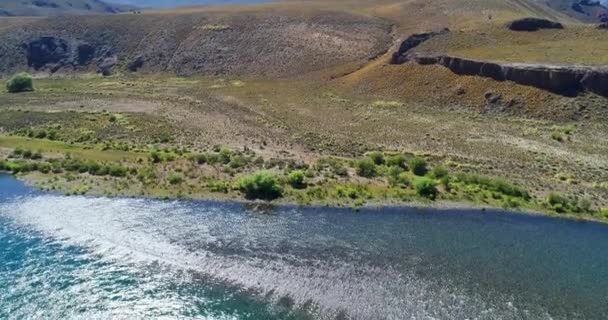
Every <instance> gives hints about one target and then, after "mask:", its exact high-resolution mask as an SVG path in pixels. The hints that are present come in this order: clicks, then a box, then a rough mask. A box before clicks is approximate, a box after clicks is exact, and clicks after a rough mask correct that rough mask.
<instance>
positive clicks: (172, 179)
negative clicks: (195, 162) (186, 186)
mask: <svg viewBox="0 0 608 320" xmlns="http://www.w3.org/2000/svg"><path fill="white" fill-rule="evenodd" d="M183 181H184V178H182V176H181V175H180V174H177V173H174V174H172V175H170V176H169V183H170V184H172V185H176V184H180V183H182V182H183Z"/></svg>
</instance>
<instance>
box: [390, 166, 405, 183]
mask: <svg viewBox="0 0 608 320" xmlns="http://www.w3.org/2000/svg"><path fill="white" fill-rule="evenodd" d="M403 172H404V170H403V169H402V168H401V167H397V166H390V167H389V168H388V170H387V172H386V178H387V180H388V184H389V185H391V186H398V185H399V184H400V181H399V177H400V175H401V174H402V173H403Z"/></svg>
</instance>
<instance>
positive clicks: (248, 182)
mask: <svg viewBox="0 0 608 320" xmlns="http://www.w3.org/2000/svg"><path fill="white" fill-rule="evenodd" d="M238 185H239V189H240V190H241V192H243V193H244V194H245V196H246V197H247V198H249V199H264V200H273V199H276V198H278V197H280V196H281V194H282V190H281V186H280V185H279V180H278V179H277V177H276V176H275V175H274V174H272V173H270V172H268V171H258V172H256V173H254V174H252V175H247V176H244V177H242V178H241V179H239V183H238Z"/></svg>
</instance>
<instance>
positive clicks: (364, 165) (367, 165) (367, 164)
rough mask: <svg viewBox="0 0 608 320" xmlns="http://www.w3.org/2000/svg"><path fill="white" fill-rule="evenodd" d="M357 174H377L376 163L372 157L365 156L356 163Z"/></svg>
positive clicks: (366, 176)
mask: <svg viewBox="0 0 608 320" xmlns="http://www.w3.org/2000/svg"><path fill="white" fill-rule="evenodd" d="M355 169H356V170H357V174H358V175H359V176H361V177H365V178H373V177H375V176H376V174H377V173H378V172H377V169H376V164H375V163H374V161H373V160H372V159H371V158H363V159H361V160H359V161H357V162H356V163H355Z"/></svg>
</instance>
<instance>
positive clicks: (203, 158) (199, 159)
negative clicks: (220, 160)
mask: <svg viewBox="0 0 608 320" xmlns="http://www.w3.org/2000/svg"><path fill="white" fill-rule="evenodd" d="M192 160H194V161H196V163H198V164H205V163H207V154H205V153H201V154H195V155H194V156H192Z"/></svg>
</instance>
